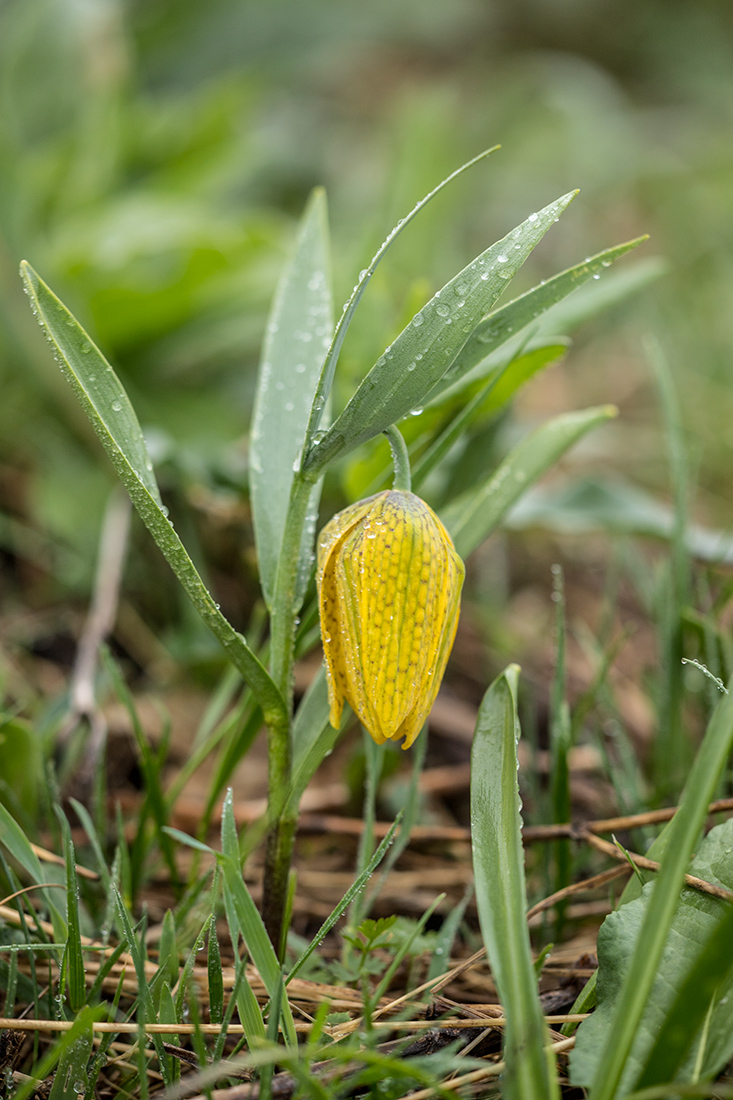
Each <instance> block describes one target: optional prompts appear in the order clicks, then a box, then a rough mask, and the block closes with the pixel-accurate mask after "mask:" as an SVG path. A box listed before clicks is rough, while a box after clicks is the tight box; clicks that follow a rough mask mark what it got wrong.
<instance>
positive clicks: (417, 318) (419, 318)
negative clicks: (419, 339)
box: [412, 313, 425, 328]
mask: <svg viewBox="0 0 733 1100" xmlns="http://www.w3.org/2000/svg"><path fill="white" fill-rule="evenodd" d="M424 321H425V318H424V317H423V315H422V313H416V314H415V316H414V317H413V318H412V323H413V325H415V327H416V328H419V327H420V325H422V324H423V323H424Z"/></svg>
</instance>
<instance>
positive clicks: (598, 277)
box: [593, 271, 601, 279]
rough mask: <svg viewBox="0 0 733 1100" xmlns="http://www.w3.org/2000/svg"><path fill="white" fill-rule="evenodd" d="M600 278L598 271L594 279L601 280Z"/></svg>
mask: <svg viewBox="0 0 733 1100" xmlns="http://www.w3.org/2000/svg"><path fill="white" fill-rule="evenodd" d="M600 277H601V276H600V274H599V272H597V271H596V272H595V273H594V275H593V278H594V279H600Z"/></svg>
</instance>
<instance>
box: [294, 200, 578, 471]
mask: <svg viewBox="0 0 733 1100" xmlns="http://www.w3.org/2000/svg"><path fill="white" fill-rule="evenodd" d="M575 195H576V192H571V193H570V194H568V195H563V197H562V198H560V199H557V200H556V201H555V202H553V203H550V205H549V206H546V207H545V209H544V210H541V211H539V213H537V214H532V215H530V217H529V218H528V219H527V220H526V221H525V222H523V223H522V224H521V225H519V226H517V227H516V229H513V230H512V231H511V233H509V234H507V236H506V237H504V238H503V239H502V240H501V241H498V242H497V243H496V244H493V245H491V247H490V248H488V249H486V251H485V252H483V253H482V254H481V255H480V256H477V257H476V259H475V260H473V262H472V263H470V264H469V265H468V266H467V267H465V268H464V269H463V271H461V272H459V274H458V275H456V276H455V277H454V278H453V279H451V281H450V282H449V283H447V284H446V285H445V286H444V287H443V288H442V289H441V290H439V291H438V292H437V293H436V294H435V295H434V297H433V298H432V299H431V300H430V301H429V302H428V303H427V305H426V306H424V307H423V308H422V309H421V310H420V311H419V312H418V313H417V314H415V316H414V317H413V319H412V321H411V322H410V324H409V325H408V326H407V328H405V329H403V331H402V332H401V333H400V335H399V336H398V337H397V339H396V340H395V341H394V342H393V343H392V344H391V345H390V346H389V347H388V348H387V350H386V351H385V352H384V354H383V355H382V356H380V358H379V359H378V360H377V362H376V363H375V364H374V366H373V367H372V369H371V370H370V371H369V373H368V374H367V376H366V378H365V379H364V380H363V382H362V383H361V385H360V386H359V388H358V389H357V391H356V393H355V394H354V396H353V397H352V398H351V400H350V401H349V402H348V404H347V406H346V408H345V409H344V410H343V412H342V413H341V415H340V416H339V417H337V419H336V420H335V422H334V423H333V424H332V425H331V427H330V428H329V429H328V431H327V432H326V434H325V436H324V437H323V438H322V439H321V440H320V441H319V442H318V443H316V445H315V446H314V447H313V448H312V450H311V451H310V453H309V454H308V455H307V456H306V458H305V460H304V463H303V469H304V470H308V471H311V474H315V473H316V472H318V471H320V470H323V469H324V468H325V467H326V466H327V465H329V464H330V463H332V462H333V461H334V460H335V459H337V458H340V457H341V456H342V455H344V454H347V453H348V452H349V451H352V450H353V449H354V448H355V447H358V446H359V445H360V444H362V443H365V442H366V441H367V440H369V439H373V438H374V436H375V435H378V434H379V433H380V432H382V431H384V429H385V428H388V427H389V426H390V425H391V424H394V423H395V422H396V421H397V420H401V419H402V417H403V416H407V415H408V413H410V412H411V411H412V410H413V409H414V408H416V406H419V405H422V404H423V403H424V401H425V398H426V396H427V395H428V394H429V393H430V391H431V390H432V389H433V388H434V387H435V386H436V385H437V383H438V382H439V381H440V379H441V378H442V377H443V375H444V374H445V372H446V371H447V370H448V368H449V367H450V365H451V363H452V362H453V361H454V360H455V358H456V355H457V354H458V353H459V351H460V350H461V347H462V346H463V344H464V343H465V342H466V339H467V337H469V336H470V334H471V333H472V332H473V330H474V329H475V328H476V325H477V324H478V323H479V321H480V320H481V318H482V317H483V316H484V314H485V313H486V312H487V311H488V310H489V309H491V307H492V305H493V304H494V302H495V301H496V300H497V298H498V297H499V295H500V294H501V293H502V291H504V290H505V289H506V285H507V282H508V280H509V279H511V278H512V277H513V276H514V275H515V274H516V272H517V271H518V270H519V268H520V267H521V265H522V264H523V263H524V261H525V260H526V258H527V256H528V255H529V254H530V252H531V251H532V249H533V248H534V246H535V245H536V244H537V243H538V242H539V241H540V240H541V239H542V237H543V236H544V235H545V233H546V232H547V230H548V229H549V228H550V226H551V225H552V224H553V222H556V221H557V219H558V218H559V216H560V214H562V212H563V210H564V209H565V208H566V207H567V206H568V205H569V204H570V202H572V200H573V199H574V198H575Z"/></svg>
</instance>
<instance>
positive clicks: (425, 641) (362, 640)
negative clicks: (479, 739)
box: [318, 489, 465, 749]
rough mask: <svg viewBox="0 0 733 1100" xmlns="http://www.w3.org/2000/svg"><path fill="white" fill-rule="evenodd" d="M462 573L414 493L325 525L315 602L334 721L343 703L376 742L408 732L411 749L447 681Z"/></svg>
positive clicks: (359, 507)
mask: <svg viewBox="0 0 733 1100" xmlns="http://www.w3.org/2000/svg"><path fill="white" fill-rule="evenodd" d="M464 573H465V569H464V566H463V562H462V561H461V559H460V558H459V557H458V554H457V553H456V552H455V550H454V548H453V543H452V542H451V539H450V536H449V534H448V532H447V531H446V530H445V528H444V527H443V524H442V523H441V522H440V520H439V519H438V517H437V516H436V515H435V513H434V512H433V511H432V509H431V508H429V507H428V506H427V504H425V502H424V501H422V500H420V498H419V497H417V496H415V495H414V493H409V492H404V491H402V490H397V489H393V490H391V491H390V492H385V493H378V494H377V495H376V496H373V497H370V498H369V499H368V500H362V501H360V502H359V503H358V504H352V505H351V507H349V508H346V509H344V511H343V512H339V513H338V515H336V516H334V518H333V519H332V520H331V522H330V523H328V524H327V525H326V527H324V529H323V531H322V532H321V537H320V540H319V544H318V601H319V608H320V614H321V635H322V638H323V651H324V654H325V658H326V672H327V675H328V697H329V702H330V704H331V725H332V726H335V727H338V725H339V723H340V721H341V711H342V710H343V705H344V699H346V700H347V702H348V703H350V704H351V707H352V709H353V710H354V712H355V713H356V714H357V715H358V717H359V719H360V720H361V722H362V723H363V725H364V726H365V727H366V729H367V730H368V731H369V733H370V734H371V735H372V737H373V738H374V740H375V741H376V742H377V744H378V745H381V744H383V742H384V741H387V740H390V739H391V740H394V741H398V740H399V739H400V738H401V737H404V738H405V741H404V744H403V746H402V747H403V748H404V749H406V748H409V746H410V745H411V744H412V742H413V741H414V740H415V738H416V737H417V735H418V733H419V732H420V730H421V728H422V726H423V723H424V722H425V719H426V718H427V716H428V713H429V711H430V708H431V707H432V705H433V702H434V701H435V696H436V695H437V694H438V688H439V687H440V681H441V680H442V679H443V673H444V672H445V666H446V664H447V661H448V655H449V653H450V651H451V647H452V645H453V640H454V638H455V635H456V627H457V626H458V609H459V603H460V595H461V585H462V584H463V577H464Z"/></svg>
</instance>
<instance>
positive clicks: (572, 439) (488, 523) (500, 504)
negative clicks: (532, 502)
mask: <svg viewBox="0 0 733 1100" xmlns="http://www.w3.org/2000/svg"><path fill="white" fill-rule="evenodd" d="M615 415H616V409H615V408H614V407H613V405H600V406H598V407H596V408H592V409H584V410H582V411H581V412H571V413H563V414H562V415H561V416H556V417H555V418H554V419H553V420H548V421H547V423H546V424H543V425H542V426H541V427H539V428H537V429H536V431H534V432H532V433H531V434H530V435H529V436H527V438H526V439H523V440H522V441H521V443H518V444H517V446H516V447H514V449H513V450H511V451H510V452H509V454H508V455H507V457H506V458H505V459H504V461H503V462H502V463H501V464H500V465H499V466H498V468H497V469H496V470H495V471H494V473H493V474H491V476H490V477H489V478H487V480H486V481H485V482H484V483H483V484H482V485H478V486H476V487H474V488H472V489H469V490H468V491H467V492H465V493H463V494H462V495H461V496H460V497H458V499H457V500H455V501H453V503H452V504H450V505H449V506H448V507H447V508H445V509H444V510H443V511H442V513H441V517H440V518H441V519H442V521H443V523H444V524H445V526H446V527H447V529H448V531H449V533H450V535H451V537H452V538H453V542H454V543H455V547H456V550H457V551H458V553H459V554H460V555H461V557H462V558H466V557H468V555H469V554H470V553H472V551H473V550H475V549H476V547H477V546H480V544H481V543H482V542H483V541H484V539H485V538H487V537H488V536H489V535H490V534H491V532H492V531H493V530H494V528H495V527H497V526H498V524H499V523H500V522H501V520H502V519H503V518H504V516H505V515H506V513H507V512H508V511H509V509H510V508H511V506H512V505H513V504H514V503H515V501H517V500H518V499H519V497H520V496H522V494H523V493H525V492H526V491H527V489H528V488H529V487H530V485H532V483H533V482H535V481H536V480H537V479H538V478H539V477H541V476H542V474H544V473H545V472H546V471H547V470H549V469H550V467H551V466H552V465H553V464H554V463H555V462H557V460H558V458H560V456H561V455H563V454H564V453H565V451H567V450H568V449H569V448H570V447H572V445H573V444H574V443H577V441H578V440H579V439H581V438H582V437H583V436H584V435H585V434H586V432H588V431H590V429H591V428H595V427H596V426H597V425H599V424H603V423H604V422H605V421H606V420H609V419H610V418H611V417H613V416H615Z"/></svg>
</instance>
